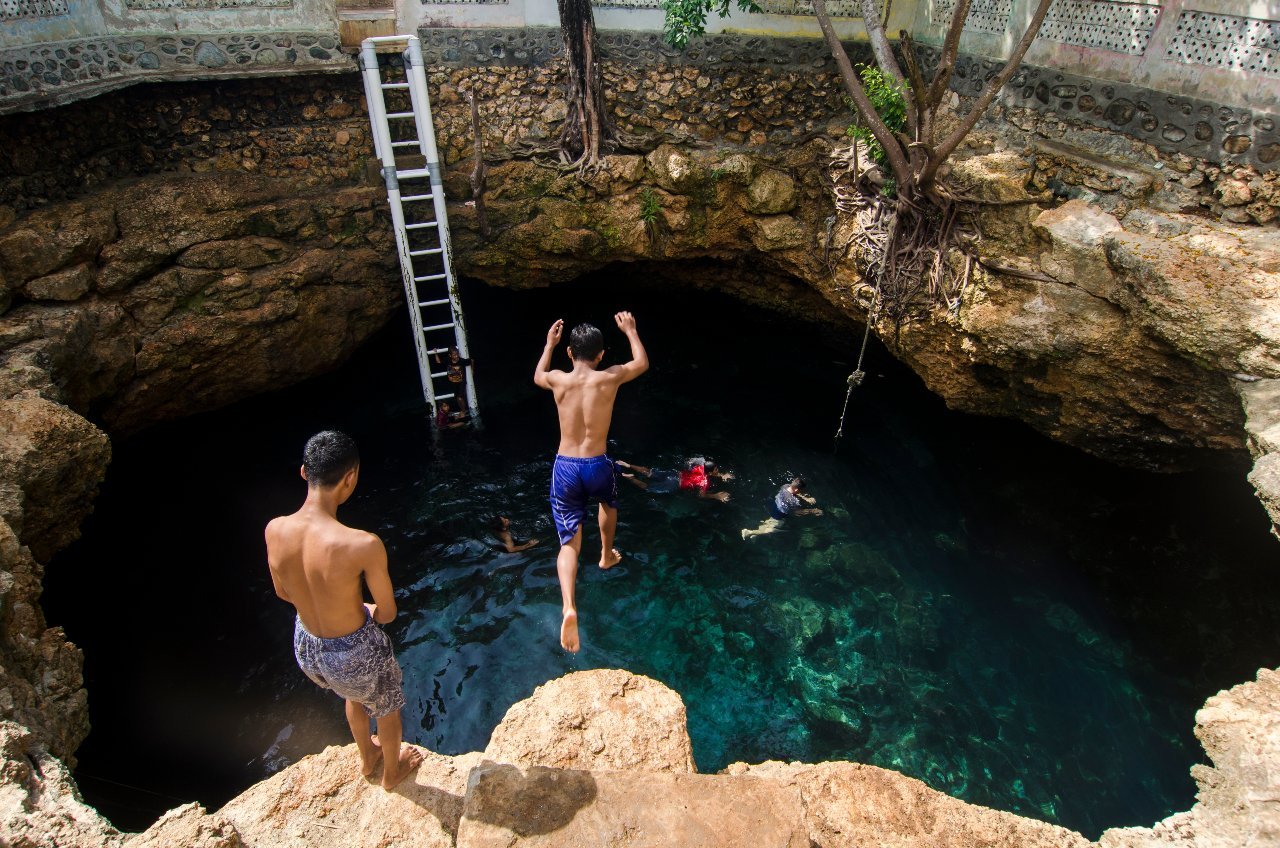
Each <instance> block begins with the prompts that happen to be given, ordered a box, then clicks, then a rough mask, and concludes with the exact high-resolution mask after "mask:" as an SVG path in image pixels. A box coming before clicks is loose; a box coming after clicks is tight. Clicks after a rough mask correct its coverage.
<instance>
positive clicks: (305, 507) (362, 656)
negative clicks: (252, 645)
mask: <svg viewBox="0 0 1280 848" xmlns="http://www.w3.org/2000/svg"><path fill="white" fill-rule="evenodd" d="M302 477H303V479H304V480H306V481H307V499H306V500H305V501H304V502H303V504H302V507H301V508H300V509H299V510H298V511H297V512H295V513H293V514H292V515H282V516H280V517H279V518H273V519H272V520H271V523H270V524H268V525H267V532H266V537H267V565H268V567H269V568H270V570H271V582H272V583H273V584H274V585H275V590H276V594H277V595H279V596H280V598H281V599H282V600H285V601H288V602H289V603H291V604H293V606H294V608H295V609H296V610H297V619H296V621H295V622H294V627H293V653H294V657H295V658H296V659H297V660H298V666H299V667H300V668H301V669H302V671H303V672H304V673H305V674H306V675H307V677H309V678H311V680H312V682H314V683H315V684H316V685H318V686H321V687H323V688H325V689H332V690H333V691H334V692H336V693H337V694H338V695H339V696H340V697H342V698H344V699H345V700H346V702H347V703H346V713H347V726H348V727H349V728H350V729H351V735H352V736H353V737H354V738H355V740H356V747H357V748H358V749H359V750H360V773H361V774H362V775H364V776H365V777H369V776H370V775H372V774H373V771H374V768H375V767H376V766H377V765H378V757H382V788H383V789H391V788H392V787H394V786H395V785H396V784H397V783H399V782H400V781H402V780H404V779H405V778H406V777H408V776H409V775H410V774H412V773H413V772H414V770H415V769H417V768H418V766H419V764H421V763H422V752H420V751H419V750H418V749H416V748H415V747H414V746H412V745H406V746H404V747H403V748H401V745H400V739H401V732H402V728H401V723H400V710H401V708H403V707H404V688H403V675H402V673H401V671H400V664H399V663H397V662H396V657H395V653H394V652H393V651H392V650H391V640H390V639H389V638H387V634H386V633H384V632H383V631H382V627H381V626H380V625H384V624H390V623H391V622H392V621H395V618H396V597H395V592H394V590H393V589H392V587H391V577H390V575H389V574H388V572H387V550H386V548H384V547H383V545H382V540H381V539H379V538H378V537H377V536H375V535H373V534H372V533H366V532H365V531H363V530H356V529H354V528H351V527H347V526H346V525H344V524H342V523H341V522H340V521H338V507H339V506H340V505H342V504H343V503H344V502H345V501H346V500H347V498H349V497H351V493H352V492H353V491H355V488H356V482H357V481H358V480H359V477H360V454H359V453H357V452H356V444H355V442H353V441H352V440H351V437H350V436H347V435H345V434H343V433H339V432H336V431H334V430H326V431H325V432H323V433H317V434H316V435H314V436H312V437H311V439H310V440H309V441H308V442H307V446H306V448H305V449H304V450H303V454H302ZM365 587H368V589H369V595H370V596H371V597H372V598H373V603H371V604H367V603H364V588H365ZM371 717H372V718H373V719H374V720H375V721H376V722H377V725H378V735H377V736H371V735H370V734H369V719H370V718H371Z"/></svg>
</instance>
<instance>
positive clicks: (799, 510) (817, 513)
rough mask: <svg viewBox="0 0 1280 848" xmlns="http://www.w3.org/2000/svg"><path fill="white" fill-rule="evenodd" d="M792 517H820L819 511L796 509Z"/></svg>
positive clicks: (820, 511) (820, 512)
mask: <svg viewBox="0 0 1280 848" xmlns="http://www.w3.org/2000/svg"><path fill="white" fill-rule="evenodd" d="M791 514H792V515H822V510H820V509H797V510H796V511H795V512H793V513H791Z"/></svg>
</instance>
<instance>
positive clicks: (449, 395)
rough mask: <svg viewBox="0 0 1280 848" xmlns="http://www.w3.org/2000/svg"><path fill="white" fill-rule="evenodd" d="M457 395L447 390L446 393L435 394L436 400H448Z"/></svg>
mask: <svg viewBox="0 0 1280 848" xmlns="http://www.w3.org/2000/svg"><path fill="white" fill-rule="evenodd" d="M457 396H458V395H457V394H455V393H454V392H449V394H447V395H436V400H448V399H449V398H456V397H457Z"/></svg>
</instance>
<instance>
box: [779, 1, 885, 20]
mask: <svg viewBox="0 0 1280 848" xmlns="http://www.w3.org/2000/svg"><path fill="white" fill-rule="evenodd" d="M756 5H757V6H759V7H760V11H761V12H764V13H765V14H769V15H809V16H812V15H813V3H812V2H811V0H756ZM876 5H877V6H878V7H879V8H880V11H881V14H882V15H883V14H884V3H883V2H877V3H876ZM827 14H828V15H830V16H831V17H833V18H860V17H862V3H860V2H859V0H828V2H827Z"/></svg>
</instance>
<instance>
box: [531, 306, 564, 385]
mask: <svg viewBox="0 0 1280 848" xmlns="http://www.w3.org/2000/svg"><path fill="white" fill-rule="evenodd" d="M563 331H564V319H563V318H557V319H556V321H555V323H554V324H552V325H551V329H549V330H547V344H546V346H545V347H544V348H543V349H542V357H541V358H540V359H538V364H537V366H536V367H535V368H534V369H533V384H534V385H535V386H538V387H540V388H543V389H549V388H551V380H550V379H549V378H548V375H549V374H550V373H551V355H552V354H553V353H555V350H556V345H558V344H559V343H560V334H561V333H562V332H563Z"/></svg>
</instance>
